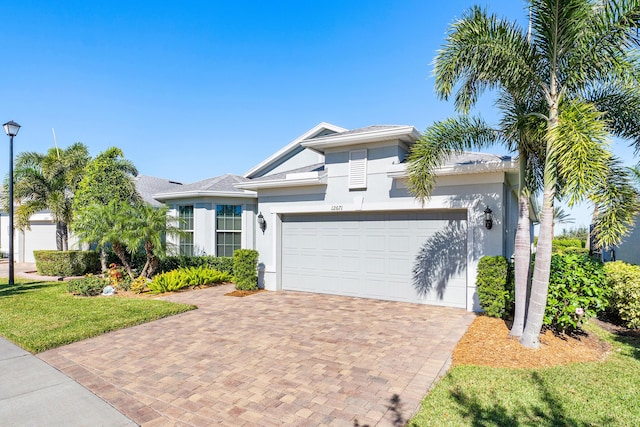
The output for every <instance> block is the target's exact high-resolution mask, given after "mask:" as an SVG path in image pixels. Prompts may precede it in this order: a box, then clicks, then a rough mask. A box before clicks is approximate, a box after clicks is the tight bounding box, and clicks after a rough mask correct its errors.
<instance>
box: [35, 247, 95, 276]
mask: <svg viewBox="0 0 640 427" xmlns="http://www.w3.org/2000/svg"><path fill="white" fill-rule="evenodd" d="M33 256H34V257H35V259H36V269H37V270H38V274H40V275H42V276H61V277H71V276H82V275H84V274H87V273H95V272H97V271H99V270H100V256H99V255H98V253H97V252H94V251H33Z"/></svg>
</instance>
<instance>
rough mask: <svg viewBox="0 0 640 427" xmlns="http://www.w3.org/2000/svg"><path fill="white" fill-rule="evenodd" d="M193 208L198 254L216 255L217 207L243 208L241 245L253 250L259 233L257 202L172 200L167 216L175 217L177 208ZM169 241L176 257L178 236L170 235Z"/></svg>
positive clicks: (243, 199)
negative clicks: (257, 231) (186, 206)
mask: <svg viewBox="0 0 640 427" xmlns="http://www.w3.org/2000/svg"><path fill="white" fill-rule="evenodd" d="M181 205H192V206H193V228H194V235H193V245H194V254H195V255H215V254H216V206H217V205H240V206H242V234H241V235H242V243H241V246H242V248H243V249H252V248H253V247H254V244H255V243H254V242H255V233H256V221H255V217H256V200H255V199H246V198H235V197H227V198H206V199H205V198H193V199H180V200H172V201H171V203H170V204H169V205H168V206H169V210H168V215H170V216H173V217H176V216H177V215H178V206H181ZM167 241H168V242H170V243H171V244H172V248H171V249H172V251H171V253H173V254H177V251H178V239H177V238H176V236H167Z"/></svg>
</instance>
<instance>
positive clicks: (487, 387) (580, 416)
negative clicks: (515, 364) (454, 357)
mask: <svg viewBox="0 0 640 427" xmlns="http://www.w3.org/2000/svg"><path fill="white" fill-rule="evenodd" d="M589 329H590V331H593V332H594V333H596V334H598V335H599V336H600V337H601V338H602V339H605V340H607V341H609V342H611V343H612V345H613V347H614V351H613V354H611V355H610V356H609V358H608V359H607V360H606V361H604V362H594V363H576V364H572V365H567V366H559V367H554V368H545V369H507V368H488V367H482V366H456V367H454V368H452V369H451V370H450V371H449V373H448V374H447V375H446V376H445V377H444V378H443V379H442V380H441V381H440V382H439V383H438V384H437V385H436V387H435V388H434V389H433V390H432V391H431V392H430V393H429V394H428V395H427V397H426V398H425V399H424V400H423V402H422V406H421V409H420V411H419V412H418V414H417V415H416V416H415V417H414V418H413V419H412V420H410V422H409V424H408V425H409V426H444V425H446V426H576V427H578V426H638V425H640V405H639V404H638V402H639V401H640V339H638V338H637V337H635V338H633V337H619V336H615V335H612V334H609V333H608V332H605V331H603V330H602V329H600V328H598V327H596V326H592V325H590V326H589Z"/></svg>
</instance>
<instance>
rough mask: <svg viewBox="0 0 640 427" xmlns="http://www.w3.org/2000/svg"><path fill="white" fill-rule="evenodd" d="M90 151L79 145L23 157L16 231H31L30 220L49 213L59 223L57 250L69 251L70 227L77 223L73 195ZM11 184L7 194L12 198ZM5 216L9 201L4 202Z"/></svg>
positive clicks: (17, 187)
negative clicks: (37, 214)
mask: <svg viewBox="0 0 640 427" xmlns="http://www.w3.org/2000/svg"><path fill="white" fill-rule="evenodd" d="M89 159H90V157H89V152H88V150H87V147H86V146H85V145H84V144H82V143H80V142H77V143H75V144H73V145H71V146H69V147H68V148H66V149H59V148H57V147H56V148H51V149H50V150H49V151H47V152H46V153H45V154H40V153H36V152H24V153H20V154H19V155H18V156H17V157H16V162H15V170H14V188H13V194H14V198H15V200H16V201H17V203H18V207H17V208H16V210H15V214H16V228H18V229H20V230H27V229H29V228H30V222H29V220H30V218H31V217H32V216H33V214H35V213H36V212H38V211H41V210H49V211H50V212H51V216H52V217H53V219H54V221H55V222H56V247H57V249H58V250H59V251H66V250H68V249H69V230H68V228H69V225H70V224H71V223H72V221H73V214H72V208H71V207H72V201H73V194H74V192H75V190H76V189H77V187H78V184H79V182H80V181H81V179H82V177H83V174H84V168H85V166H86V164H87V163H88V162H89ZM8 185H9V183H8V180H7V181H6V182H5V190H4V193H3V194H5V195H6V194H8V189H7V188H8ZM3 206H4V209H5V212H6V211H8V207H9V200H8V198H6V197H4V198H3Z"/></svg>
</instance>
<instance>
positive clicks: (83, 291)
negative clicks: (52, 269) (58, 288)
mask: <svg viewBox="0 0 640 427" xmlns="http://www.w3.org/2000/svg"><path fill="white" fill-rule="evenodd" d="M108 284H109V280H108V279H103V278H102V277H98V276H93V275H91V274H90V275H88V276H86V277H83V278H82V279H75V280H70V281H69V282H68V283H67V292H69V293H72V294H74V295H82V296H85V297H91V296H96V295H100V294H101V293H102V290H103V289H104V288H105V286H107V285H108Z"/></svg>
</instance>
